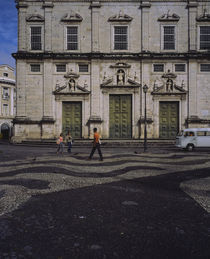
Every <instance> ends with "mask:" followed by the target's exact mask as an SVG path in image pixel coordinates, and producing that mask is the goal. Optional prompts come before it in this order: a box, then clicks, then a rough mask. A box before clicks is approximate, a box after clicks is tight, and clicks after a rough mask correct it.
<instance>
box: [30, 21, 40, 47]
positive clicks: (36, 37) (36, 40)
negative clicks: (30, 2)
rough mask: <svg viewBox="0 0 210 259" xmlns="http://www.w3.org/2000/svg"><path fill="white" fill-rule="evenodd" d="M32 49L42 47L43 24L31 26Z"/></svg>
mask: <svg viewBox="0 0 210 259" xmlns="http://www.w3.org/2000/svg"><path fill="white" fill-rule="evenodd" d="M31 49H32V50H41V49H42V27H41V26H33V27H31Z"/></svg>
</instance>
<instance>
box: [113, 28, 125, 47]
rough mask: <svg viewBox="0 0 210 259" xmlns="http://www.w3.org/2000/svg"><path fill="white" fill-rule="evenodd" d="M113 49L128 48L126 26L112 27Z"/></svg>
mask: <svg viewBox="0 0 210 259" xmlns="http://www.w3.org/2000/svg"><path fill="white" fill-rule="evenodd" d="M114 49H115V50H127V49H128V26H115V27H114Z"/></svg>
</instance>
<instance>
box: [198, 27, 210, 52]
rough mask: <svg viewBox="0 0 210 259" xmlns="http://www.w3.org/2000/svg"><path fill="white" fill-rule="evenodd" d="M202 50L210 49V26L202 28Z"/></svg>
mask: <svg viewBox="0 0 210 259" xmlns="http://www.w3.org/2000/svg"><path fill="white" fill-rule="evenodd" d="M200 49H201V50H202V49H203V50H205V49H210V26H200Z"/></svg>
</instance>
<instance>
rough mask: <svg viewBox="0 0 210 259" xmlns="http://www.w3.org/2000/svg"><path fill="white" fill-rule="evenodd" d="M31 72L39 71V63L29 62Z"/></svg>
mask: <svg viewBox="0 0 210 259" xmlns="http://www.w3.org/2000/svg"><path fill="white" fill-rule="evenodd" d="M31 72H40V64H31Z"/></svg>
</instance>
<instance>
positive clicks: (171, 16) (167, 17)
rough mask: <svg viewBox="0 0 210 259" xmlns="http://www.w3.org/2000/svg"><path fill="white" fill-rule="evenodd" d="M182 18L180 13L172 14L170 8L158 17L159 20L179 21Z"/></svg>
mask: <svg viewBox="0 0 210 259" xmlns="http://www.w3.org/2000/svg"><path fill="white" fill-rule="evenodd" d="M179 19H180V17H179V15H177V14H175V13H173V14H170V10H169V11H168V12H167V13H166V14H163V15H161V16H160V17H159V18H158V21H159V22H171V21H172V22H178V21H179Z"/></svg>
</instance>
